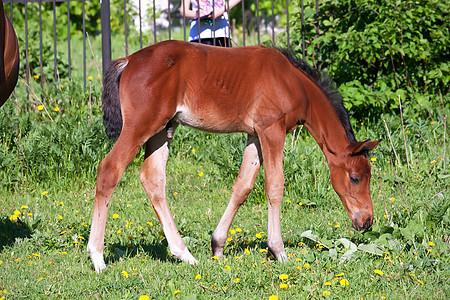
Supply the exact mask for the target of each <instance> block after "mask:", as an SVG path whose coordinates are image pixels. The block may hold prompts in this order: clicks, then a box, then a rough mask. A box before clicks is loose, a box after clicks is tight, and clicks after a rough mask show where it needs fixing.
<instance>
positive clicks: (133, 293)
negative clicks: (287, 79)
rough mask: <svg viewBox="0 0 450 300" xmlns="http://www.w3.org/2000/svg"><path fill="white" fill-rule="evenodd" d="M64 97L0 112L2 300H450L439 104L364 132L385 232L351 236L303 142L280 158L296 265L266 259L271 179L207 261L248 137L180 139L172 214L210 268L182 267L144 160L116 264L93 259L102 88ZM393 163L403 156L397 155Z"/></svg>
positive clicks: (55, 92) (123, 211) (126, 203)
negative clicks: (147, 186)
mask: <svg viewBox="0 0 450 300" xmlns="http://www.w3.org/2000/svg"><path fill="white" fill-rule="evenodd" d="M88 84H89V88H88V89H86V90H83V89H82V88H81V87H80V86H79V84H77V83H75V82H72V83H62V84H61V85H58V86H55V87H53V88H49V90H47V91H45V92H42V93H41V92H39V93H36V94H33V95H32V99H31V100H30V101H29V100H27V99H26V96H25V94H24V92H23V83H19V86H20V87H21V88H19V89H18V92H17V94H16V101H13V100H10V101H8V102H7V103H6V104H5V105H4V106H3V107H2V109H1V110H0V115H1V118H0V136H1V139H0V141H1V144H2V145H1V147H0V182H1V185H0V202H1V204H2V205H1V207H0V219H1V221H0V299H2V298H6V299H17V298H26V297H28V298H32V299H35V298H44V297H55V298H57V297H61V298H66V299H74V298H105V299H106V298H109V299H146V297H145V296H148V297H149V298H173V299H209V298H225V297H226V298H232V299H268V298H269V299H277V298H276V297H278V299H307V298H329V299H400V298H401V299H405V298H406V299H446V298H448V297H449V294H450V291H449V286H448V282H449V226H448V225H449V221H450V220H449V218H450V214H449V203H450V199H449V181H450V180H449V178H450V175H449V160H448V153H449V152H450V151H449V147H448V145H449V140H448V135H449V132H448V130H447V129H448V123H446V121H445V115H446V114H447V115H448V112H446V111H442V109H441V105H440V102H439V101H437V102H436V103H437V104H436V106H435V107H434V108H430V109H429V114H428V117H427V118H425V119H424V118H418V117H416V116H414V117H412V116H409V115H408V113H407V104H405V105H404V107H405V112H404V113H405V114H404V115H403V119H404V120H403V122H404V126H402V120H401V118H400V116H399V115H398V114H393V115H392V116H391V117H389V118H387V119H386V120H384V121H386V123H384V122H383V120H378V121H371V122H370V124H367V121H361V120H355V121H354V129H355V132H356V135H357V138H358V139H359V140H361V139H366V138H370V139H378V138H382V139H383V143H382V144H381V145H380V146H379V147H378V148H377V149H376V150H375V151H373V153H371V156H370V160H371V164H372V175H373V177H372V185H371V191H372V198H373V202H374V210H375V219H374V226H373V227H372V229H371V230H370V231H367V232H365V233H360V232H356V231H355V230H354V229H353V228H352V227H351V221H350V219H349V218H348V216H347V214H346V212H345V210H344V208H343V206H342V204H341V203H340V200H339V198H338V197H337V195H336V193H335V192H334V190H333V189H332V188H331V185H330V180H329V171H328V168H327V166H326V162H325V158H324V156H323V154H322V153H321V152H320V149H319V147H318V146H317V144H316V143H315V141H314V140H313V139H312V137H310V135H309V134H308V133H307V131H306V130H305V129H304V128H303V129H302V130H300V131H297V132H296V133H295V135H292V134H290V135H288V138H287V139H286V145H285V162H284V166H285V178H286V187H285V198H284V201H283V205H282V219H281V224H282V234H283V238H284V242H285V247H286V251H287V254H288V256H289V262H287V263H285V264H281V263H278V262H277V261H275V260H274V259H273V258H272V257H271V256H270V255H269V254H268V252H267V250H266V249H267V243H266V241H267V234H266V231H267V229H266V228H267V204H266V200H265V195H264V190H263V186H264V180H263V170H261V172H260V174H259V176H258V179H257V182H256V186H255V189H254V191H253V192H252V193H251V194H250V196H249V199H248V200H247V202H246V203H245V204H244V205H243V206H242V207H241V209H240V211H239V212H238V214H237V216H236V218H235V220H234V222H233V225H232V230H230V232H229V239H228V243H227V244H226V246H225V253H224V254H225V258H224V259H219V260H216V259H214V258H213V257H212V254H211V250H210V238H211V234H212V232H213V231H214V229H215V226H216V225H217V223H218V221H219V219H220V217H221V214H222V213H223V212H224V210H225V207H226V204H227V202H228V199H229V196H230V188H231V185H232V183H233V180H234V177H235V176H236V175H237V172H238V169H239V165H240V159H241V156H242V151H243V149H244V145H245V136H243V135H240V134H234V135H212V134H206V133H200V132H196V131H193V130H191V129H188V128H183V127H181V128H179V129H178V130H177V132H176V133H175V138H174V142H173V144H172V148H171V151H172V152H171V157H170V159H169V164H168V179H167V182H168V184H167V195H168V202H169V205H170V207H171V210H172V213H173V215H174V218H175V221H176V223H177V226H178V229H179V231H180V233H181V235H182V236H183V237H184V239H185V241H186V244H187V246H188V248H189V249H190V250H191V252H192V254H193V255H194V256H195V257H196V258H197V259H198V260H199V261H200V263H199V264H198V265H195V266H190V265H188V264H185V263H181V262H179V261H177V260H175V259H173V258H172V257H171V255H170V252H169V250H168V247H167V243H166V241H165V238H164V234H163V233H162V231H161V227H160V224H159V222H158V220H157V217H156V215H155V213H154V212H153V209H152V207H151V204H150V201H149V200H148V198H147V196H146V194H145V192H144V189H143V188H142V186H141V184H140V182H139V171H140V166H141V163H142V159H143V153H142V151H141V152H140V153H139V154H138V156H137V158H136V159H135V160H134V162H133V163H132V164H131V165H130V166H129V168H128V169H127V171H126V172H125V174H124V176H123V178H122V180H121V182H120V183H119V185H118V187H117V189H116V191H115V194H114V196H113V199H112V205H111V208H110V212H109V217H108V223H107V230H106V237H105V240H106V247H105V258H106V262H107V270H106V271H105V272H103V273H101V274H96V273H95V272H94V271H93V266H92V264H91V261H90V259H89V257H88V255H87V253H86V244H87V239H88V235H89V226H90V222H91V212H92V208H93V200H94V190H95V177H96V176H95V174H96V167H97V165H98V163H99V162H100V161H101V159H102V158H103V157H104V156H105V155H106V154H107V153H108V151H109V150H110V148H111V147H112V145H113V143H112V142H111V141H109V140H108V139H107V137H106V135H105V133H104V129H103V127H102V126H103V125H102V121H101V118H102V116H101V108H100V105H99V95H100V91H101V87H100V83H99V82H98V81H97V80H95V79H94V80H92V81H89V83H88ZM394 151H395V153H394Z"/></svg>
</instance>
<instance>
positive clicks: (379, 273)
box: [374, 270, 384, 276]
mask: <svg viewBox="0 0 450 300" xmlns="http://www.w3.org/2000/svg"><path fill="white" fill-rule="evenodd" d="M374 272H375V273H376V274H378V275H380V276H383V274H384V273H383V271H380V270H375V271H374Z"/></svg>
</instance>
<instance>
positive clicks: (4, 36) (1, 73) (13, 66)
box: [0, 0, 19, 106]
mask: <svg viewBox="0 0 450 300" xmlns="http://www.w3.org/2000/svg"><path fill="white" fill-rule="evenodd" d="M18 77H19V44H18V42H17V36H16V32H15V31H14V27H13V26H12V23H11V21H10V20H9V19H8V17H7V16H6V14H5V11H4V9H3V2H2V1H1V0H0V106H2V105H3V104H4V103H5V102H6V100H7V99H8V97H9V95H11V93H12V91H13V90H14V87H15V86H16V83H17V78H18Z"/></svg>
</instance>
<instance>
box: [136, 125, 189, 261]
mask: <svg viewBox="0 0 450 300" xmlns="http://www.w3.org/2000/svg"><path fill="white" fill-rule="evenodd" d="M174 127H175V126H174ZM173 130H174V128H171V133H172V134H173ZM170 137H171V136H170ZM170 137H168V134H167V132H166V130H163V131H161V132H160V133H158V134H156V135H155V136H154V137H152V138H151V139H150V140H149V141H148V142H147V143H146V148H145V161H144V165H143V166H142V171H141V175H140V178H141V182H142V185H143V186H144V189H145V191H146V192H147V195H148V197H149V198H150V201H151V202H152V206H153V209H154V210H155V212H156V215H157V216H158V219H159V222H160V223H161V226H162V228H163V230H164V234H165V236H166V239H167V242H168V244H169V248H170V252H171V253H172V255H173V256H175V257H176V258H178V259H180V260H182V261H186V262H189V263H190V264H194V263H197V260H196V259H195V258H194V257H193V256H192V254H191V253H190V252H189V250H188V249H187V247H186V245H185V243H184V241H183V240H182V238H181V236H180V233H179V232H178V229H177V226H176V225H175V221H174V220H173V217H172V214H171V213H170V209H169V205H168V204H167V200H166V165H167V159H168V157H169V145H170V141H171V138H170Z"/></svg>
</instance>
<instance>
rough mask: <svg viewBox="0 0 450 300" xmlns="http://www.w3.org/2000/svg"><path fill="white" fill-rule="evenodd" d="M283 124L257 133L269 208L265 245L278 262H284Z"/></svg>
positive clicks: (285, 257)
mask: <svg viewBox="0 0 450 300" xmlns="http://www.w3.org/2000/svg"><path fill="white" fill-rule="evenodd" d="M282 125H283V124H281V123H280V124H279V123H275V124H273V125H271V126H269V127H267V128H264V129H262V130H261V131H258V135H259V140H260V142H261V149H262V154H263V158H264V174H265V179H266V183H265V190H266V195H267V201H268V206H269V212H268V232H267V235H268V237H267V244H268V248H269V251H270V252H271V253H272V254H273V256H274V257H276V258H277V259H278V260H279V261H286V260H287V256H286V252H285V250H284V245H283V239H282V237H281V225H280V207H281V202H282V201H283V190H284V175H283V148H284V140H285V137H286V130H285V129H284V127H283V126H282Z"/></svg>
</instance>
